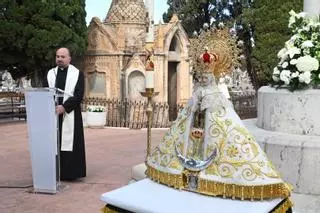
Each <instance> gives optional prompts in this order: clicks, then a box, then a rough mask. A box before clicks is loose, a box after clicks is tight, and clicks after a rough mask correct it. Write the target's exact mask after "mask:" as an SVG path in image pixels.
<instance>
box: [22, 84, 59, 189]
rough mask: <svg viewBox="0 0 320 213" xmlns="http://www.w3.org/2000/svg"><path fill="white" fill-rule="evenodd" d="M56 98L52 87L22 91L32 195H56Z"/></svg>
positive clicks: (57, 169) (57, 182)
mask: <svg viewBox="0 0 320 213" xmlns="http://www.w3.org/2000/svg"><path fill="white" fill-rule="evenodd" d="M56 96H58V94H57V93H56V90H55V89H51V88H30V89H27V90H26V91H25V101H26V113H27V124H28V134H29V150H30V155H31V165H32V178H33V187H34V192H39V193H50V194H55V193H56V192H57V189H58V184H59V182H60V181H59V179H60V177H59V161H58V159H59V152H58V149H57V146H58V143H57V141H58V140H57V139H58V131H57V130H58V122H57V114H56V113H55V103H56V102H55V100H56V99H57V97H56Z"/></svg>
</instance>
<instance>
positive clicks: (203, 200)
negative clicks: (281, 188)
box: [101, 179, 282, 213]
mask: <svg viewBox="0 0 320 213" xmlns="http://www.w3.org/2000/svg"><path fill="white" fill-rule="evenodd" d="M101 200H102V201H103V202H105V203H106V204H109V205H112V206H115V207H118V208H120V209H124V210H128V211H132V212H137V213H140V212H141V213H144V212H145V213H171V212H172V213H193V212H194V213H199V212H201V213H220V212H221V213H268V212H270V211H271V210H272V209H273V208H274V207H275V206H277V205H278V204H279V203H280V202H281V200H282V199H275V200H270V201H240V200H231V199H223V198H217V197H210V196H206V195H201V194H197V193H193V192H188V191H182V190H176V189H173V188H170V187H168V186H165V185H161V184H158V183H155V182H153V181H151V180H150V179H143V180H141V181H138V182H135V183H132V184H129V185H127V186H124V187H121V188H119V189H116V190H113V191H110V192H106V193H104V194H102V195H101Z"/></svg>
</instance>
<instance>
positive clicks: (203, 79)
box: [199, 74, 211, 86]
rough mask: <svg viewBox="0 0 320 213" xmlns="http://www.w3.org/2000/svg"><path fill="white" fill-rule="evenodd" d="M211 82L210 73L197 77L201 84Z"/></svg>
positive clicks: (205, 84) (204, 84)
mask: <svg viewBox="0 0 320 213" xmlns="http://www.w3.org/2000/svg"><path fill="white" fill-rule="evenodd" d="M210 82H211V77H210V74H203V75H202V76H200V78H199V83H200V84H201V85H202V86H207V85H209V84H210Z"/></svg>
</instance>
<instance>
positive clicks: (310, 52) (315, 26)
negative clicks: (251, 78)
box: [272, 10, 320, 91]
mask: <svg viewBox="0 0 320 213" xmlns="http://www.w3.org/2000/svg"><path fill="white" fill-rule="evenodd" d="M289 14H290V16H291V17H290V19H289V25H288V27H289V29H291V31H292V33H293V36H292V37H291V38H290V39H289V40H288V41H287V42H286V43H285V47H284V48H283V49H281V50H280V51H279V53H278V57H279V58H280V63H279V64H278V66H276V67H275V68H274V70H273V75H272V79H273V81H274V82H273V83H272V84H273V85H277V86H278V87H281V86H283V85H284V86H286V87H287V88H288V89H289V90H290V91H294V90H297V89H304V88H309V87H310V86H317V85H320V69H319V61H320V22H319V19H318V20H316V19H317V18H316V17H309V16H307V14H306V13H304V12H302V13H298V14H297V13H295V12H294V11H293V10H291V11H290V13H289Z"/></svg>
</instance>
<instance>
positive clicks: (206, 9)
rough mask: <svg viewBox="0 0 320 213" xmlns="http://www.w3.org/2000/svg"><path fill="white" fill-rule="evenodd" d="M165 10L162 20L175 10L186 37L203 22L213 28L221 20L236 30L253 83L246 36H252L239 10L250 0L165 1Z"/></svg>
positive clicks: (247, 37) (253, 78)
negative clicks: (242, 43)
mask: <svg viewBox="0 0 320 213" xmlns="http://www.w3.org/2000/svg"><path fill="white" fill-rule="evenodd" d="M167 3H168V5H169V9H168V11H167V13H165V14H163V20H164V21H165V22H168V21H169V20H170V18H171V16H172V14H173V13H176V14H177V15H178V16H179V18H180V20H181V21H182V25H183V27H184V29H185V30H186V32H187V33H188V35H189V36H193V33H194V32H195V31H196V32H199V31H200V29H201V28H202V27H203V25H204V23H208V25H209V26H210V27H217V26H219V24H221V23H223V24H224V25H227V27H229V28H230V29H232V30H233V31H234V32H235V33H237V37H238V39H239V40H242V41H244V45H243V47H242V48H243V54H244V56H245V57H244V58H245V61H244V62H243V64H244V66H245V67H246V68H247V70H248V73H249V75H250V77H251V81H252V83H253V84H254V86H256V85H257V82H256V81H257V80H256V79H257V78H256V75H255V73H253V72H252V69H251V61H250V57H249V56H250V53H251V51H252V47H251V43H250V39H251V36H252V34H251V33H252V32H251V28H250V25H248V24H246V23H245V22H244V21H243V17H242V13H243V10H244V8H248V7H249V6H250V4H251V3H252V0H234V1H232V0H168V1H167Z"/></svg>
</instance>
